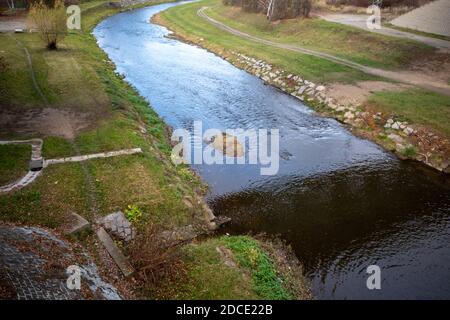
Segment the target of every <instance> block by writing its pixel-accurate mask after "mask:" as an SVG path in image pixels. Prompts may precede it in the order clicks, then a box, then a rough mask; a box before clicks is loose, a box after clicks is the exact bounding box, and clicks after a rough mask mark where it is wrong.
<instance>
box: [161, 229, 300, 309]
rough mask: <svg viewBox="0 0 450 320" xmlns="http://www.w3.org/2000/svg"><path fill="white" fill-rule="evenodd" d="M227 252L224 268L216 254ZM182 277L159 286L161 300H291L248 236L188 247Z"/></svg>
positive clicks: (260, 251) (218, 255)
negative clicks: (229, 262)
mask: <svg viewBox="0 0 450 320" xmlns="http://www.w3.org/2000/svg"><path fill="white" fill-rule="evenodd" d="M218 248H219V250H221V251H222V252H223V251H224V250H226V249H229V250H231V253H232V256H231V257H227V259H228V260H231V261H233V262H234V264H235V265H234V266H229V265H226V264H225V261H224V257H223V256H222V255H221V254H220V253H219V251H218ZM183 260H184V264H185V268H186V274H185V275H184V276H181V277H182V278H181V279H180V278H179V279H176V281H175V282H174V283H171V282H168V283H166V284H165V286H163V288H162V289H164V291H163V292H164V294H165V295H168V296H164V295H163V296H162V298H171V299H221V300H227V299H270V300H285V299H292V296H291V294H290V293H289V292H287V290H286V289H285V287H284V286H283V280H284V279H283V277H282V276H279V275H278V274H277V271H276V268H275V266H274V263H273V261H272V260H271V258H270V257H269V256H268V255H267V253H266V252H265V251H264V250H263V249H262V248H261V245H260V244H259V242H258V241H256V240H254V239H252V238H251V237H248V236H223V237H220V238H214V239H208V240H205V241H203V242H201V243H195V244H192V245H188V246H186V247H185V249H184V258H183Z"/></svg>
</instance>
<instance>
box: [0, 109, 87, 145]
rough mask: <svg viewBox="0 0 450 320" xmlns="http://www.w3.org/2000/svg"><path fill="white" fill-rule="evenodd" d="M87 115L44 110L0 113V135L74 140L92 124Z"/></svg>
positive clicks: (5, 111) (60, 110) (59, 110)
mask: <svg viewBox="0 0 450 320" xmlns="http://www.w3.org/2000/svg"><path fill="white" fill-rule="evenodd" d="M90 119H91V116H90V115H89V114H87V113H75V112H73V111H68V110H62V109H55V108H44V109H40V110H29V111H25V112H14V111H10V110H3V111H0V135H8V134H9V135H10V134H11V133H15V134H19V135H21V134H31V135H33V134H38V135H39V136H44V137H45V136H59V137H63V138H66V139H70V140H72V139H74V138H75V136H76V135H77V133H78V132H79V131H81V130H82V129H85V128H87V127H88V126H89V125H90V124H91V121H90Z"/></svg>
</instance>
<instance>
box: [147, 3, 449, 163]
mask: <svg viewBox="0 0 450 320" xmlns="http://www.w3.org/2000/svg"><path fill="white" fill-rule="evenodd" d="M204 6H210V7H211V8H208V9H204V11H203V12H204V13H205V14H206V15H208V17H212V18H214V19H215V20H217V21H219V22H220V23H224V24H225V25H226V26H230V27H232V28H235V29H237V30H239V31H242V32H247V33H250V34H251V35H255V36H259V37H263V38H264V39H268V40H273V39H276V41H277V42H279V43H288V44H292V43H294V44H296V43H298V42H299V41H300V42H301V44H302V45H305V44H306V45H308V44H309V45H312V46H314V49H318V50H323V51H324V52H325V53H327V52H333V51H335V50H337V51H336V52H337V53H338V55H341V56H342V57H345V58H347V59H351V60H353V61H355V62H358V63H362V64H366V65H368V66H372V65H377V66H378V65H379V66H384V67H386V68H388V69H391V70H398V68H406V69H402V70H403V71H402V72H410V71H405V70H409V69H410V68H412V69H414V68H415V67H414V65H416V64H417V63H418V61H420V56H421V54H419V53H420V52H421V51H423V52H428V54H427V55H428V56H430V57H434V58H433V59H430V61H428V62H429V64H428V67H429V68H430V69H429V70H428V71H427V74H430V73H433V72H435V71H433V70H434V68H435V67H432V66H431V65H432V64H433V63H432V61H434V60H436V61H438V60H439V59H444V61H441V63H440V66H441V69H445V68H446V66H447V62H445V61H447V60H448V55H447V54H442V55H441V53H434V51H433V50H434V49H432V48H429V47H426V46H423V45H421V44H416V43H414V42H412V41H405V40H398V39H391V38H389V37H386V36H381V35H377V34H369V35H367V34H365V33H364V32H363V31H360V30H353V28H350V27H347V26H340V25H337V24H333V23H329V22H322V21H321V22H317V21H316V20H311V22H309V21H307V22H303V21H300V22H298V23H299V25H300V26H301V27H302V28H299V30H297V31H295V30H296V29H295V28H296V27H298V26H297V24H296V23H295V19H294V20H289V21H286V22H282V23H277V24H271V23H269V22H267V21H265V19H264V17H263V15H257V14H250V13H242V12H240V11H239V12H238V11H237V10H236V8H232V7H225V6H222V5H221V4H220V3H219V2H218V1H215V0H208V1H201V2H199V3H192V4H187V5H183V6H180V7H177V8H172V9H169V10H167V11H165V12H162V13H161V14H160V15H158V16H156V17H154V21H155V22H157V23H160V24H162V25H164V26H166V27H168V28H170V29H171V30H173V31H174V32H175V36H176V37H180V38H181V39H183V40H184V41H189V42H191V43H195V44H197V45H200V46H202V47H204V48H206V49H208V50H210V51H212V52H214V53H216V54H218V55H219V56H221V57H223V58H225V59H227V60H228V61H229V62H231V63H233V64H234V65H236V66H238V67H240V68H242V69H245V70H246V71H248V72H250V73H252V74H254V75H256V76H258V77H260V78H261V79H262V80H263V81H265V82H266V83H268V84H271V85H274V86H276V87H278V88H280V89H281V90H283V91H285V92H286V93H288V94H291V95H293V96H295V97H297V98H299V99H300V100H303V101H306V102H307V104H308V105H309V106H311V107H312V108H313V109H315V110H316V111H318V113H320V114H322V115H324V116H327V117H333V118H336V119H338V120H339V121H341V122H343V123H344V124H345V125H347V126H348V128H349V129H350V130H352V131H353V132H354V133H355V134H356V135H359V136H363V137H365V138H368V139H370V140H372V141H375V142H376V143H378V144H379V145H381V146H383V147H384V148H386V149H388V150H391V151H393V152H395V153H396V154H397V155H398V156H399V157H401V158H403V159H414V160H417V161H420V162H423V163H425V164H427V165H429V166H431V167H433V168H435V169H438V170H440V171H444V172H448V170H449V155H450V143H449V128H448V124H447V123H448V119H449V110H450V108H449V107H450V98H449V97H447V96H445V95H442V94H438V93H434V92H430V91H428V90H425V89H419V88H416V87H414V86H413V85H405V84H401V83H396V82H393V81H387V80H385V79H383V78H380V77H374V76H370V75H367V74H364V73H363V72H360V71H357V70H355V69H352V68H350V67H347V66H345V65H340V64H338V63H335V62H332V61H328V60H325V59H322V58H318V57H314V56H311V55H306V54H302V53H298V52H292V51H289V50H285V49H280V48H275V47H271V46H268V45H265V44H261V43H257V42H254V41H251V40H249V39H246V38H242V37H239V36H237V35H234V34H231V33H230V32H226V31H224V30H221V29H219V28H218V27H217V26H216V25H213V24H211V23H210V22H209V21H207V20H206V19H204V17H200V16H199V15H198V11H199V10H200V9H201V8H202V7H204ZM323 24H327V26H328V25H331V26H332V28H331V30H332V32H331V33H330V30H328V29H327V27H325V26H323ZM305 28H306V30H307V31H306V34H304V33H302V32H303V31H304V30H305ZM300 31H301V32H300ZM296 35H297V37H296ZM319 36H320V38H321V41H320V43H319V44H318V42H317V41H313V40H314V37H319ZM349 37H351V38H350V40H351V43H352V44H356V45H352V46H348V43H347V41H350V40H349ZM336 43H338V44H339V45H338V46H337V49H336ZM366 49H367V50H366ZM330 50H331V51H330ZM373 50H375V52H377V50H378V51H380V52H379V54H374V55H371V52H373ZM386 52H387V53H389V55H388V56H387V58H386V56H385V54H383V53H386ZM413 52H415V53H417V54H418V56H417V55H416V56H411V54H413ZM430 53H431V55H430ZM381 54H383V55H382V56H383V59H384V60H386V59H387V60H386V63H384V62H383V61H377V60H378V59H379V57H380V55H381ZM446 59H447V60H446ZM380 63H381V64H380ZM438 69H439V68H438ZM435 74H436V76H438V77H440V76H439V75H438V74H440V73H439V72H438V73H436V72H435ZM424 77H426V75H424ZM446 77H447V76H446ZM444 80H445V79H444ZM444 80H442V81H444ZM439 81H441V80H439ZM445 81H448V79H447V80H445Z"/></svg>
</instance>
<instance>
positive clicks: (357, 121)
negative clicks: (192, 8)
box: [219, 51, 450, 173]
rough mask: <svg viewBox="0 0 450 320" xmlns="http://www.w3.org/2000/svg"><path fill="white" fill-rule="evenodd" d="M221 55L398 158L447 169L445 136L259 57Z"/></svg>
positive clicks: (448, 168) (443, 170)
mask: <svg viewBox="0 0 450 320" xmlns="http://www.w3.org/2000/svg"><path fill="white" fill-rule="evenodd" d="M219 55H220V53H219ZM223 57H224V58H225V59H226V60H227V61H229V62H231V63H233V64H234V65H235V66H238V67H240V68H241V69H244V70H245V71H247V72H249V73H251V74H253V75H255V76H257V77H259V78H260V79H261V80H263V81H264V82H265V83H266V84H269V85H272V86H275V87H277V88H278V89H280V90H282V91H284V92H285V93H287V94H290V95H291V96H293V97H295V98H297V99H299V100H301V101H303V102H305V103H306V104H307V105H308V106H310V107H311V108H313V109H314V110H316V111H317V112H318V113H319V114H320V115H322V116H326V117H332V118H334V119H336V120H338V121H340V122H341V123H343V124H345V125H346V126H347V127H348V128H349V129H350V130H351V131H353V132H354V133H355V134H357V135H359V136H361V137H364V138H368V139H370V140H372V141H374V142H376V143H377V144H379V145H381V146H383V147H384V148H386V149H388V150H390V151H392V152H394V153H395V154H396V155H397V156H399V157H400V158H401V159H413V160H417V161H420V162H422V163H424V164H426V165H428V166H430V167H432V168H434V169H437V170H439V171H442V172H446V173H449V172H450V165H449V159H448V152H449V142H448V141H447V139H446V138H445V137H442V136H440V135H439V134H437V133H434V132H432V131H429V130H427V129H425V128H422V127H420V126H417V125H413V124H410V123H408V122H407V121H401V120H400V119H397V118H396V117H393V116H390V115H386V114H383V113H381V112H376V111H374V110H371V109H369V108H366V107H365V106H364V104H356V105H355V104H351V103H342V102H340V101H338V100H337V99H335V98H332V97H330V96H329V95H328V90H327V87H326V86H325V85H322V84H315V83H313V82H311V81H308V80H306V79H303V78H302V77H301V76H300V75H295V74H292V73H288V72H286V71H284V70H281V69H279V68H275V67H274V66H273V65H271V64H269V63H266V62H264V61H262V60H258V59H255V58H252V57H249V56H246V55H244V54H241V53H239V52H236V51H231V55H223Z"/></svg>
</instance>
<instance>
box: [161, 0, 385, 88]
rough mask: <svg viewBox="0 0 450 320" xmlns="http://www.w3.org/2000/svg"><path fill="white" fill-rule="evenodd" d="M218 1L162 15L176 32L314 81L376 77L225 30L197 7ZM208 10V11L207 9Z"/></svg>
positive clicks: (220, 50)
mask: <svg viewBox="0 0 450 320" xmlns="http://www.w3.org/2000/svg"><path fill="white" fill-rule="evenodd" d="M217 3H218V1H216V0H206V1H200V2H196V3H190V4H185V5H182V6H178V7H174V8H170V9H168V10H166V11H164V12H162V13H161V14H160V16H159V17H160V19H161V20H162V22H163V23H164V24H165V25H168V26H169V27H170V28H171V29H172V30H174V31H175V32H176V33H177V34H179V35H181V36H183V37H185V38H186V39H187V40H192V41H193V42H196V43H198V42H199V39H200V38H202V39H203V41H202V46H205V47H207V48H208V49H210V50H212V51H215V52H223V51H224V50H228V51H232V50H239V52H241V53H243V54H246V55H249V56H253V57H255V58H258V59H263V60H265V61H267V62H269V63H271V64H273V65H275V66H278V67H280V68H283V69H284V70H286V71H288V72H291V73H296V74H300V75H303V76H304V77H305V78H306V79H309V80H311V81H315V82H333V81H339V82H345V83H354V82H356V81H360V80H370V79H376V77H373V76H370V75H367V74H364V73H363V72H360V71H357V70H354V69H352V68H349V67H346V66H342V65H339V64H336V63H334V62H330V61H327V60H324V59H321V58H316V57H313V56H309V55H305V54H301V53H296V52H292V51H289V50H282V49H278V48H273V47H270V46H266V45H263V44H258V43H255V42H253V41H250V40H247V39H242V38H240V37H237V36H234V35H232V34H230V33H228V32H225V31H222V30H220V29H218V28H217V27H215V26H213V25H211V24H210V23H208V22H207V21H205V20H204V19H202V18H200V17H199V16H197V10H198V9H200V8H201V7H202V6H205V5H208V6H209V5H215V4H217ZM208 12H209V11H208Z"/></svg>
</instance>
